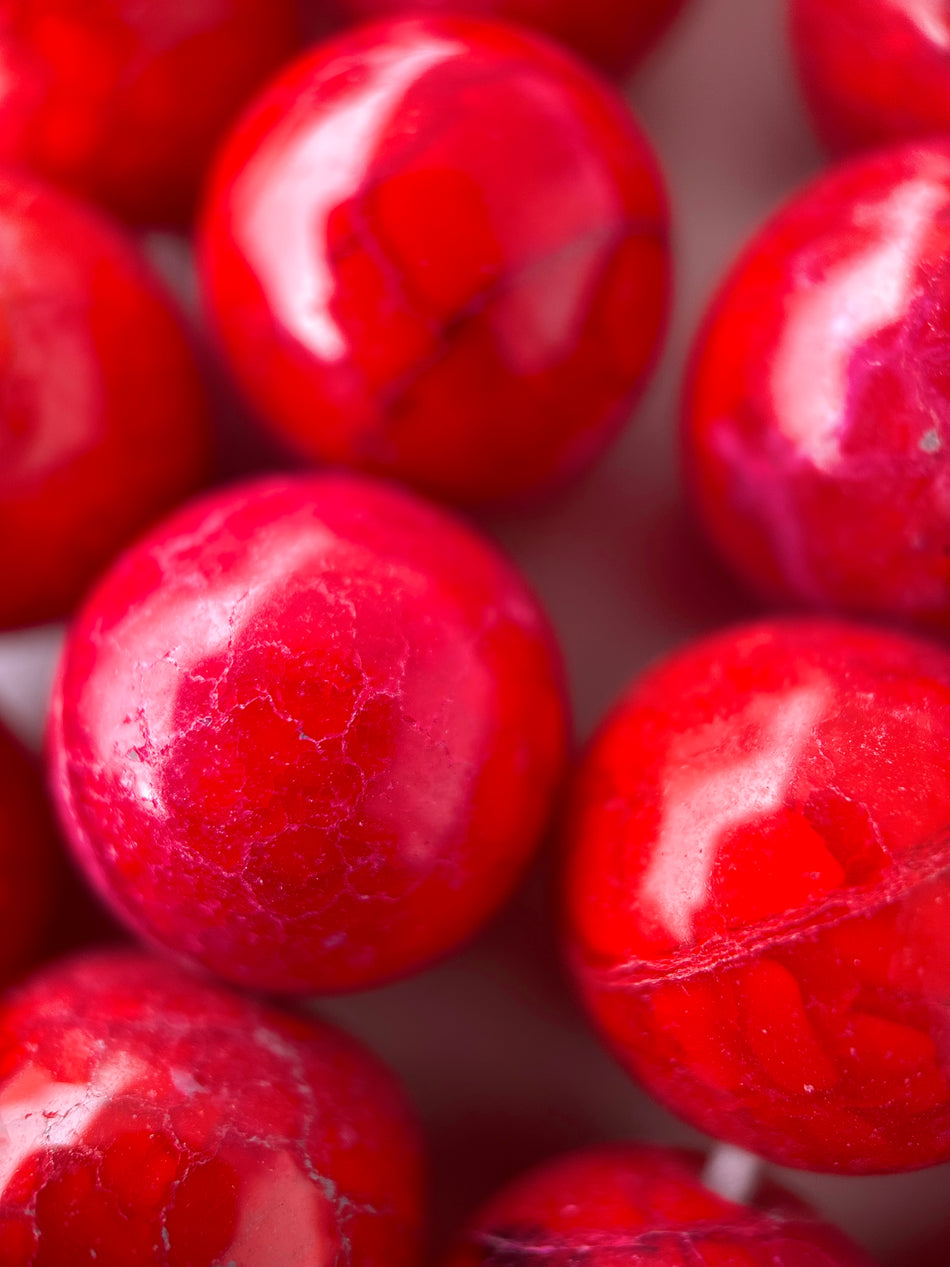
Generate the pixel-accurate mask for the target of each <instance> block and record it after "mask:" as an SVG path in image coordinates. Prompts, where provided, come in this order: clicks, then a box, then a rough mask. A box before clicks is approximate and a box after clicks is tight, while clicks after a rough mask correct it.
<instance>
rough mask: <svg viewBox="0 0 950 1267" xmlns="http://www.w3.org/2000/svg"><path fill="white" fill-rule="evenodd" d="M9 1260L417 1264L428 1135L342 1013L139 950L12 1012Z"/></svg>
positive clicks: (44, 983)
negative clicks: (268, 1003)
mask: <svg viewBox="0 0 950 1267" xmlns="http://www.w3.org/2000/svg"><path fill="white" fill-rule="evenodd" d="M0 1045H2V1051H3V1058H2V1062H0V1122H2V1124H3V1127H4V1130H3V1132H2V1133H0V1257H2V1260H3V1263H4V1264H5V1267H73V1265H74V1264H77V1263H80V1262H83V1263H85V1262H89V1263H94V1264H95V1267H131V1265H132V1264H143V1267H144V1265H145V1264H152V1263H162V1264H167V1265H168V1267H173V1265H178V1264H180V1265H181V1267H185V1265H186V1264H187V1267H219V1265H221V1264H225V1263H227V1264H229V1267H302V1265H303V1264H316V1263H336V1262H340V1263H342V1262H344V1261H346V1262H352V1263H354V1264H355V1263H359V1264H360V1265H361V1267H415V1264H416V1263H417V1261H418V1259H417V1254H418V1241H419V1221H420V1192H419V1189H420V1178H419V1169H420V1166H419V1141H418V1139H417V1132H416V1128H415V1126H414V1123H413V1121H412V1119H411V1116H410V1114H409V1110H408V1106H407V1105H406V1104H405V1102H404V1100H403V1097H402V1093H401V1091H400V1090H399V1088H398V1087H397V1086H396V1084H395V1081H394V1079H393V1078H392V1076H391V1075H390V1074H389V1073H388V1071H387V1070H386V1069H385V1068H384V1067H383V1066H382V1065H381V1064H379V1063H378V1062H377V1061H376V1060H375V1058H373V1057H372V1056H371V1055H370V1054H369V1052H367V1051H366V1050H364V1049H363V1048H362V1047H361V1046H359V1045H358V1044H357V1043H356V1042H354V1041H353V1040H352V1039H350V1038H348V1037H347V1036H346V1035H344V1034H342V1033H340V1032H339V1031H337V1030H335V1029H333V1028H331V1027H330V1026H328V1025H323V1024H319V1023H318V1022H316V1021H313V1020H303V1019H297V1018H293V1017H290V1016H285V1015H283V1014H281V1013H280V1012H278V1011H276V1010H275V1009H273V1008H270V1007H265V1006H264V1005H262V1004H259V1003H256V1002H253V1001H252V1000H250V999H247V998H243V997H239V996H236V995H232V994H231V993H229V992H228V991H225V990H220V989H217V988H215V987H213V986H210V985H206V984H204V983H203V982H198V981H196V980H194V979H192V978H190V977H189V976H187V975H186V974H184V973H180V972H178V971H177V970H175V969H173V968H170V967H167V966H165V965H164V964H161V963H158V962H156V961H154V960H150V959H148V958H147V957H146V956H144V955H139V954H135V953H133V952H124V953H113V954H106V953H102V952H100V953H97V954H92V955H89V956H87V957H84V958H77V959H75V960H72V961H66V962H64V963H61V964H59V965H57V966H56V967H54V968H52V969H50V970H48V971H47V973H46V974H45V975H43V976H41V977H38V978H37V979H36V980H35V981H33V982H32V983H31V984H29V985H28V986H26V987H25V988H24V989H23V990H22V991H20V992H19V993H17V994H16V995H15V996H14V997H13V998H12V999H11V1000H9V1001H8V1002H7V1004H6V1005H5V1007H4V1008H3V1010H2V1012H0Z"/></svg>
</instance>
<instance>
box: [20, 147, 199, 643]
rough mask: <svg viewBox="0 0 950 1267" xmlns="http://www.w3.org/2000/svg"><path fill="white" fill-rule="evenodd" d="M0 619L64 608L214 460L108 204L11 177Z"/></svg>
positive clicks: (165, 304) (158, 313)
mask: <svg viewBox="0 0 950 1267" xmlns="http://www.w3.org/2000/svg"><path fill="white" fill-rule="evenodd" d="M0 378H2V382H3V393H2V396H0V576H2V578H3V584H2V587H0V628H4V627H6V628H9V627H11V626H16V625H27V624H33V623H36V622H38V621H42V620H49V619H52V618H54V617H58V616H62V615H64V614H65V613H66V612H68V611H69V609H70V608H71V607H72V605H73V604H74V603H75V602H76V600H77V599H78V598H79V596H80V595H81V594H82V593H83V591H84V590H85V589H86V587H87V586H88V584H89V582H90V581H91V580H92V579H93V577H94V576H96V574H97V573H98V572H99V571H100V570H101V569H102V568H103V567H104V566H105V564H106V563H108V562H109V560H110V559H111V558H112V557H113V555H114V554H115V553H116V551H117V550H119V549H120V548H121V547H122V546H124V545H125V544H126V543H127V542H128V541H129V539H130V538H131V537H132V536H134V535H135V534H136V533H138V532H140V531H141V530H142V529H143V528H145V527H146V526H147V525H148V524H149V523H151V521H152V520H154V519H155V518H157V517H158V516H159V515H160V514H161V513H162V512H163V511H165V510H167V509H168V508H169V507H170V506H172V505H174V504H175V502H177V501H179V500H180V499H181V498H182V497H184V496H185V495H186V494H187V493H189V492H191V491H192V490H193V489H194V488H195V487H196V486H197V485H198V483H199V482H200V480H201V478H202V476H203V475H204V471H205V467H206V465H207V461H208V449H209V416H208V407H207V403H206V400H205V395H204V389H203V386H202V383H201V379H200V376H199V374H198V370H197V367H196V364H195V360H194V357H193V355H192V351H191V347H190V345H189V341H188V338H187V336H186V333H185V330H184V328H183V326H182V323H181V320H180V318H179V316H178V314H177V313H176V311H175V310H174V308H173V306H172V304H171V301H170V300H169V298H168V297H167V296H166V295H165V293H164V291H163V289H162V288H161V287H160V286H159V284H158V282H157V281H156V280H155V278H154V277H153V276H152V274H151V272H150V271H149V269H148V268H147V266H146V264H145V262H144V260H143V259H142V258H141V256H140V255H139V253H138V252H137V251H136V249H135V248H134V246H133V245H132V244H131V242H129V241H128V240H127V239H126V238H125V237H124V236H123V235H122V234H121V232H120V231H119V230H118V229H117V228H115V227H113V225H112V224H111V223H109V222H108V221H106V220H105V219H103V218H100V216H99V215H98V214H97V213H94V212H93V211H91V210H87V209H86V208H84V207H82V206H80V204H79V203H76V202H74V201H73V200H72V199H71V198H68V197H66V196H65V195H63V194H60V193H57V192H55V191H53V190H52V189H49V188H47V187H46V186H40V185H38V184H35V183H34V182H33V181H32V180H27V179H26V178H21V177H20V176H18V175H16V174H12V173H9V172H8V173H5V174H2V175H0Z"/></svg>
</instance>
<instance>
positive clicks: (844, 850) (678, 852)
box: [566, 621, 950, 1174]
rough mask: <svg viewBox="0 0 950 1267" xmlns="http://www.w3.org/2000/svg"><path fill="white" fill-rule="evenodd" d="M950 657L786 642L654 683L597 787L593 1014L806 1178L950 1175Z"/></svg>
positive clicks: (683, 1104) (593, 797)
mask: <svg viewBox="0 0 950 1267" xmlns="http://www.w3.org/2000/svg"><path fill="white" fill-rule="evenodd" d="M948 750H950V653H948V652H947V651H946V650H945V649H943V648H942V647H936V646H930V645H929V644H927V643H926V642H923V641H918V640H917V639H914V638H910V637H907V636H904V635H899V634H893V633H889V632H882V631H878V630H874V629H863V628H862V627H860V626H857V625H848V624H845V623H838V622H833V621H772V622H762V623H759V624H756V625H751V626H748V627H743V628H740V629H737V630H731V631H728V632H725V633H722V634H719V635H717V636H715V637H712V638H709V639H707V640H705V641H702V642H700V643H698V644H696V645H694V646H692V647H689V648H687V649H686V650H683V651H680V652H679V653H677V654H675V655H673V656H672V657H670V658H669V659H668V660H666V661H665V662H663V663H661V664H659V665H658V666H657V667H655V668H653V669H652V670H651V671H649V672H648V673H647V674H646V675H645V676H644V677H643V678H641V679H640V681H639V682H637V683H635V684H634V686H633V688H632V690H631V691H630V692H629V694H628V695H627V696H626V697H625V698H624V699H623V700H622V701H621V703H620V704H619V706H618V707H617V709H616V711H615V712H614V713H613V715H612V716H611V717H610V718H609V719H608V720H607V722H606V723H605V724H604V726H603V728H602V729H601V730H600V732H599V734H598V735H597V737H596V738H595V740H594V742H593V744H592V747H591V749H590V751H589V752H588V754H587V756H586V759H585V761H584V763H583V766H582V769H581V771H580V774H579V778H578V781H577V784H576V786H575V789H574V801H573V812H572V822H571V827H570V830H569V850H568V852H569V857H568V865H567V877H566V902H567V909H568V925H569V944H570V954H571V958H572V963H573V967H574V970H575V973H576V976H577V980H578V982H579V985H580V988H581V991H582V993H583V996H584V998H585V1000H586V1002H587V1005H588V1007H589V1008H590V1010H591V1013H592V1014H593V1016H594V1017H595V1019H596V1021H597V1023H598V1024H599V1026H600V1028H601V1029H602V1031H603V1033H604V1035H605V1036H606V1037H607V1039H608V1041H609V1042H610V1044H611V1045H612V1046H613V1048H614V1050H615V1052H616V1053H617V1054H618V1055H619V1057H620V1059H621V1060H622V1061H623V1062H624V1063H625V1065H626V1066H627V1067H628V1069H629V1070H630V1071H631V1072H633V1073H634V1074H635V1076H637V1077H638V1078H639V1079H641V1080H642V1082H643V1083H644V1084H645V1086H646V1087H647V1089H648V1090H649V1091H650V1092H651V1093H652V1094H653V1095H655V1096H656V1097H657V1098H658V1099H660V1100H662V1101H663V1102H665V1103H666V1104H667V1105H668V1106H669V1107H671V1108H672V1109H674V1110H675V1111H676V1112H678V1113H680V1114H682V1115H683V1116H684V1117H685V1118H687V1119H688V1120H689V1121H691V1122H693V1123H694V1124H696V1125H697V1126H699V1127H700V1128H701V1129H702V1130H705V1131H707V1132H709V1133H711V1134H713V1135H716V1136H718V1137H720V1138H722V1139H726V1140H730V1141H732V1142H734V1143H736V1144H739V1145H741V1146H743V1147H745V1148H748V1149H751V1150H752V1151H754V1152H758V1153H760V1154H762V1155H763V1156H765V1157H768V1158H771V1159H773V1160H775V1161H778V1162H781V1163H783V1164H786V1165H793V1166H802V1167H806V1168H810V1169H815V1170H829V1171H831V1170H837V1171H842V1172H850V1173H855V1174H857V1173H870V1172H876V1171H880V1172H883V1171H891V1170H903V1169H913V1168H915V1167H919V1166H926V1165H930V1164H933V1163H935V1162H940V1161H947V1160H950V1081H948V1079H950V1006H948V997H950V994H948V991H950V923H948V920H947V908H948V904H950V845H948V841H950V763H948V761H947V752H948Z"/></svg>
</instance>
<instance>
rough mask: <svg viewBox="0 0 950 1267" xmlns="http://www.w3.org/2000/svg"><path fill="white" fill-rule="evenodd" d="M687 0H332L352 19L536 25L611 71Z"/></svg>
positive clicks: (621, 71)
mask: <svg viewBox="0 0 950 1267" xmlns="http://www.w3.org/2000/svg"><path fill="white" fill-rule="evenodd" d="M684 3H685V0H594V2H593V3H592V2H591V0H587V3H584V0H415V3H410V0H333V3H332V4H331V6H330V7H331V11H332V12H334V13H335V14H336V15H337V16H339V17H341V18H346V19H347V20H349V21H355V20H364V21H365V20H369V19H371V18H388V17H398V16H399V15H400V14H405V13H410V12H411V13H428V14H443V15H444V14H465V15H466V16H471V17H479V18H490V19H492V20H498V21H502V22H515V23H517V24H518V25H519V26H527V27H531V28H533V29H534V30H536V31H540V32H541V33H542V34H544V35H547V36H549V37H550V38H552V39H555V40H557V41H558V42H559V43H561V44H564V45H566V46H567V47H569V48H571V49H573V51H574V52H575V53H579V54H580V55H581V56H582V57H585V58H587V60H588V61H591V62H593V63H594V64H595V65H596V66H599V67H600V69H601V70H604V71H606V72H607V73H608V74H609V75H617V76H622V75H625V74H626V73H627V72H628V71H630V70H631V69H632V68H633V66H635V65H636V63H637V62H638V61H639V60H640V58H641V57H642V56H643V55H644V53H646V52H647V51H648V50H649V49H650V48H651V47H652V45H653V42H654V41H655V40H656V39H657V37H658V36H659V35H660V34H661V33H662V32H663V31H665V30H666V28H667V26H668V25H669V24H670V22H672V20H673V18H674V17H675V16H676V15H677V14H678V13H679V11H680V9H682V7H683V5H684Z"/></svg>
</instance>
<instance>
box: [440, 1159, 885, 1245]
mask: <svg viewBox="0 0 950 1267" xmlns="http://www.w3.org/2000/svg"><path fill="white" fill-rule="evenodd" d="M702 1164H703V1159H702V1157H701V1155H700V1154H699V1153H694V1152H689V1151H686V1150H685V1149H678V1148H677V1149H674V1148H656V1147H649V1146H645V1145H636V1144H601V1145H599V1146H596V1147H591V1148H586V1149H582V1150H581V1151H579V1152H575V1153H568V1154H566V1155H565V1156H562V1157H557V1158H555V1159H554V1160H552V1161H549V1162H546V1163H545V1164H543V1165H540V1166H537V1167H535V1168H534V1169H533V1170H530V1171H528V1173H527V1174H524V1175H522V1176H520V1177H519V1178H518V1179H516V1180H515V1181H514V1182H513V1183H512V1184H510V1185H509V1186H508V1187H507V1188H505V1189H503V1191H502V1192H500V1193H499V1194H498V1195H497V1196H495V1197H494V1198H493V1199H492V1200H491V1201H489V1202H488V1203H487V1204H486V1205H485V1206H484V1208H483V1209H481V1210H480V1211H479V1212H478V1213H477V1214H476V1215H475V1217H474V1219H473V1220H472V1221H471V1223H470V1224H469V1226H468V1227H467V1228H466V1230H465V1231H464V1233H463V1234H462V1236H461V1238H460V1242H459V1245H458V1247H457V1248H456V1249H455V1251H454V1252H453V1253H451V1254H449V1256H448V1258H447V1259H446V1260H445V1261H444V1263H443V1267H522V1264H524V1267H528V1265H529V1264H532V1263H537V1264H541V1263H543V1264H544V1267H572V1265H573V1264H577V1263H581V1262H582V1263H583V1264H584V1267H636V1265H637V1264H641V1263H642V1264H643V1265H644V1267H646V1264H649V1267H698V1265H699V1264H703V1265H704V1267H706V1265H708V1267H871V1264H870V1263H869V1261H868V1259H867V1258H865V1256H864V1254H862V1253H861V1252H860V1251H859V1250H858V1248H857V1247H856V1246H854V1245H852V1244H851V1243H850V1242H849V1241H848V1240H846V1238H845V1237H844V1236H842V1235H841V1233H840V1232H838V1231H836V1230H835V1229H834V1228H832V1227H830V1226H829V1225H828V1224H826V1223H822V1222H821V1221H819V1219H818V1218H817V1216H816V1215H815V1214H813V1213H812V1212H811V1211H810V1210H809V1209H808V1207H807V1206H805V1205H803V1204H802V1202H800V1201H799V1200H797V1199H796V1198H794V1197H792V1196H790V1195H789V1194H788V1193H787V1192H784V1191H783V1190H782V1189H781V1188H778V1187H777V1186H775V1185H774V1184H768V1185H766V1186H764V1187H763V1188H762V1189H760V1191H759V1192H758V1193H757V1194H756V1197H755V1200H754V1201H753V1202H752V1203H750V1204H749V1205H739V1204H737V1203H735V1202H733V1201H727V1200H725V1199H724V1198H723V1197H720V1196H717V1195H716V1193H714V1192H711V1191H710V1190H709V1189H708V1188H706V1187H704V1186H703V1183H702V1180H701V1169H702Z"/></svg>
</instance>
